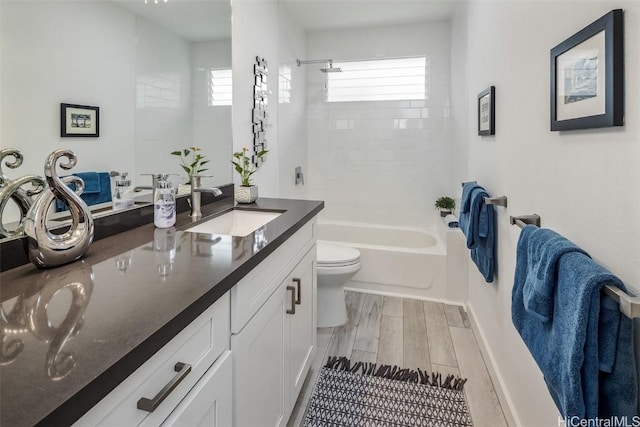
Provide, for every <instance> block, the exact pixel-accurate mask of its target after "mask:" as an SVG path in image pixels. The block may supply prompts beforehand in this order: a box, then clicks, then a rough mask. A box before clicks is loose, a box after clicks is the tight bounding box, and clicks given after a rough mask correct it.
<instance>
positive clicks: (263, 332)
mask: <svg viewBox="0 0 640 427" xmlns="http://www.w3.org/2000/svg"><path fill="white" fill-rule="evenodd" d="M285 292H286V289H285V288H284V287H283V286H280V287H279V288H277V290H276V291H275V292H274V293H273V295H271V297H270V298H269V299H268V300H267V302H265V304H264V305H263V306H262V307H261V308H260V310H258V312H257V313H256V314H255V315H254V316H253V318H252V319H251V320H250V321H249V323H247V324H246V325H245V327H244V328H242V330H241V331H240V332H239V333H238V334H236V335H232V336H231V350H232V352H233V355H234V361H233V424H234V426H236V427H257V426H260V427H275V426H281V425H284V424H285V423H286V421H287V420H286V419H285V411H286V405H285V400H284V386H285V382H284V366H285V365H284V328H285V310H286V308H285V306H284V301H285V298H284V296H285Z"/></svg>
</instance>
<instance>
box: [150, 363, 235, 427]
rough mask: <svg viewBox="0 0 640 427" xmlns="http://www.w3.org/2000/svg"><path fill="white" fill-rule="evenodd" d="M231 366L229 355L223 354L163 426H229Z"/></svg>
mask: <svg viewBox="0 0 640 427" xmlns="http://www.w3.org/2000/svg"><path fill="white" fill-rule="evenodd" d="M231 365H232V364H231V352H230V351H226V352H224V353H223V354H222V356H220V357H219V358H218V360H217V361H216V363H214V364H213V366H211V368H209V370H208V371H207V372H206V373H205V374H204V376H203V377H202V378H201V379H200V381H198V383H197V384H196V385H195V386H194V387H193V389H191V391H190V392H189V394H187V396H186V397H185V398H184V399H183V400H182V401H181V402H180V404H179V405H178V406H177V407H176V409H175V410H174V411H173V412H172V413H171V415H170V416H169V417H168V418H167V419H166V420H165V422H164V423H162V427H229V426H231V417H232V411H231V387H232V385H231V384H232V382H231V373H232V368H231Z"/></svg>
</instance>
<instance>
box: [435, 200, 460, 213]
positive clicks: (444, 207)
mask: <svg viewBox="0 0 640 427" xmlns="http://www.w3.org/2000/svg"><path fill="white" fill-rule="evenodd" d="M455 208H456V201H455V200H453V199H452V198H451V197H447V196H442V197H440V198H439V199H438V200H436V209H438V210H439V211H440V216H441V217H445V216H447V215H449V214H450V213H451V212H453V210H454V209H455Z"/></svg>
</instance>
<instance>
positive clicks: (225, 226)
mask: <svg viewBox="0 0 640 427" xmlns="http://www.w3.org/2000/svg"><path fill="white" fill-rule="evenodd" d="M280 215H282V212H265V211H245V210H239V209H234V210H232V211H231V212H227V213H226V214H224V215H220V216H218V217H215V218H213V219H210V220H209V221H206V222H203V223H202V224H198V225H196V226H195V227H191V228H189V229H187V230H185V231H189V232H191V233H207V234H224V235H231V236H240V237H244V236H247V235H249V234H251V233H253V232H254V231H256V230H257V229H258V228H260V227H262V226H264V225H266V224H268V223H269V222H271V221H273V220H274V219H276V218H277V217H279V216H280Z"/></svg>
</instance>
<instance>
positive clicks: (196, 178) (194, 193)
mask: <svg viewBox="0 0 640 427" xmlns="http://www.w3.org/2000/svg"><path fill="white" fill-rule="evenodd" d="M211 177H212V175H192V176H191V221H198V220H199V219H200V218H202V212H201V211H200V202H201V200H200V193H213V195H214V196H219V195H221V194H222V191H221V190H220V189H219V188H217V187H201V186H200V179H201V178H211Z"/></svg>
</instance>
